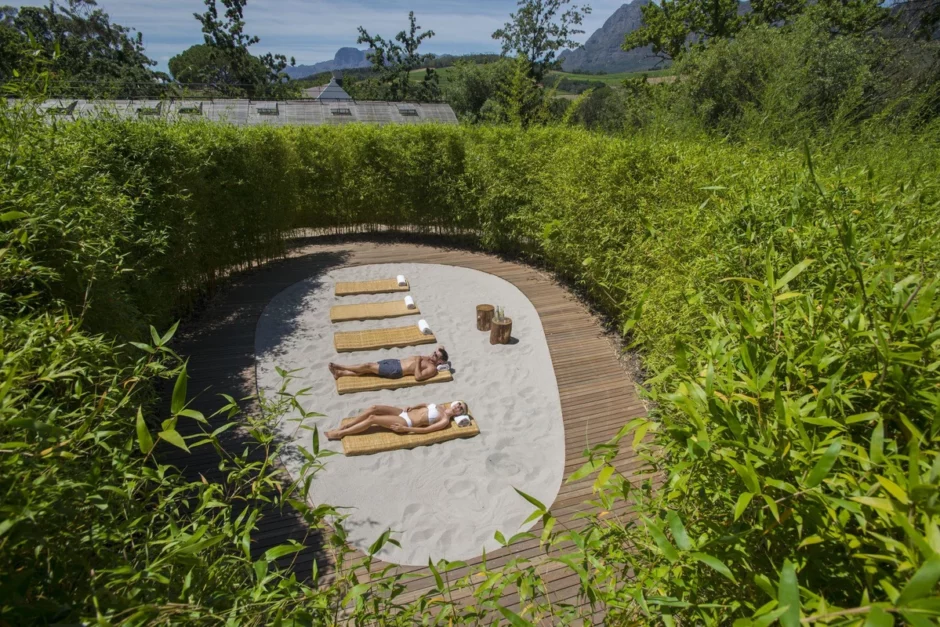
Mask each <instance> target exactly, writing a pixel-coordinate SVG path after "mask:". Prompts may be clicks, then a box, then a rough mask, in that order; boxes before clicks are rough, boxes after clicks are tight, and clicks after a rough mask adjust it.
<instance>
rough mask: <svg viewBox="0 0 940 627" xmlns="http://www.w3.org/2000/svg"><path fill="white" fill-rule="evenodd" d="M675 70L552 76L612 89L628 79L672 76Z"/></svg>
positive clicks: (573, 73) (570, 73)
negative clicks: (589, 82) (596, 83)
mask: <svg viewBox="0 0 940 627" xmlns="http://www.w3.org/2000/svg"><path fill="white" fill-rule="evenodd" d="M672 74H673V70H672V69H671V68H666V69H664V70H649V71H646V72H616V73H614V74H582V73H579V72H552V73H551V75H552V76H560V77H562V78H567V79H568V80H572V81H595V82H598V83H605V84H607V85H610V86H611V87H616V86H618V85H619V84H620V83H621V82H622V81H624V80H626V79H628V78H640V77H641V76H643V75H646V76H649V77H650V78H654V77H658V76H672Z"/></svg>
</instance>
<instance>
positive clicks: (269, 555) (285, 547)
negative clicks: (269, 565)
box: [264, 544, 304, 562]
mask: <svg viewBox="0 0 940 627" xmlns="http://www.w3.org/2000/svg"><path fill="white" fill-rule="evenodd" d="M303 548H304V547H303V545H302V544H282V545H280V546H276V547H273V548H270V549H268V550H267V551H265V552H264V559H266V560H267V561H269V562H273V561H274V560H276V559H278V558H279V557H284V556H285V555H290V554H291V553H297V552H298V551H300V550H302V549H303Z"/></svg>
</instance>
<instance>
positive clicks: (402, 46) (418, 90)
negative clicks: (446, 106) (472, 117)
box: [356, 11, 440, 101]
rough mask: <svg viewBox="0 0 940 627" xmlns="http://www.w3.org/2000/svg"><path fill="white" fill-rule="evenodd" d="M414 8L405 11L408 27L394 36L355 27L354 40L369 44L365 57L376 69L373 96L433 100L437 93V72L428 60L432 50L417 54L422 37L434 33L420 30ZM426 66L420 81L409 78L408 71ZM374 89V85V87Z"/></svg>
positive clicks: (438, 94)
mask: <svg viewBox="0 0 940 627" xmlns="http://www.w3.org/2000/svg"><path fill="white" fill-rule="evenodd" d="M421 30H422V29H421V26H419V25H418V22H417V19H416V18H415V13H414V11H410V12H409V13H408V30H403V31H400V32H399V33H398V34H397V35H395V37H394V39H384V38H383V37H382V36H381V35H375V36H373V35H370V34H369V31H367V30H366V29H365V28H363V27H362V26H360V27H359V39H357V40H356V43H360V44H369V52H368V55H367V56H368V58H369V60H370V61H371V62H372V68H373V69H374V70H375V72H376V73H377V75H378V77H377V79H376V83H377V84H376V85H374V86H373V91H376V92H377V93H376V95H375V97H378V98H381V99H385V100H422V101H427V100H436V99H437V98H438V97H439V96H440V88H439V86H438V78H437V73H436V72H435V71H434V68H432V67H429V64H430V63H431V61H432V60H433V59H434V55H432V54H421V53H419V52H418V48H419V47H420V46H421V43H422V42H423V41H425V40H428V39H430V38H431V37H434V31H433V30H428V31H425V32H423V33H422V32H421ZM421 68H426V69H425V73H424V77H423V79H422V81H421V82H420V83H416V84H414V83H412V82H411V72H413V71H414V70H419V69H421ZM376 87H377V88H378V89H375V88H376Z"/></svg>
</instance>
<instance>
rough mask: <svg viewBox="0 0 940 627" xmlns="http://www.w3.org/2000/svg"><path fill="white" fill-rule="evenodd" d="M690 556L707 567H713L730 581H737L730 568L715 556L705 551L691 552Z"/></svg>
mask: <svg viewBox="0 0 940 627" xmlns="http://www.w3.org/2000/svg"><path fill="white" fill-rule="evenodd" d="M692 557H693V558H695V559H696V560H698V561H700V562H702V563H703V564H705V565H706V566H708V567H709V568H712V569H714V570H715V571H717V572H718V573H719V574H721V575H722V576H723V577H725V578H727V579H730V580H731V582H732V583H738V582H737V580H736V579H735V578H734V575H732V574H731V569H730V568H728V567H727V566H725V563H724V562H722V561H721V560H720V559H718V558H717V557H714V556H712V555H709V554H707V553H692Z"/></svg>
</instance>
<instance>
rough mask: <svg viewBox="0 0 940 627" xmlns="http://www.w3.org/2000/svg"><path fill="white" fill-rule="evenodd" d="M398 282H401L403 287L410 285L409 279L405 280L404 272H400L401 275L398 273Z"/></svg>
mask: <svg viewBox="0 0 940 627" xmlns="http://www.w3.org/2000/svg"><path fill="white" fill-rule="evenodd" d="M398 284H399V285H400V286H402V287H405V286H406V285H408V281H406V280H405V275H404V274H399V275H398Z"/></svg>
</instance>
